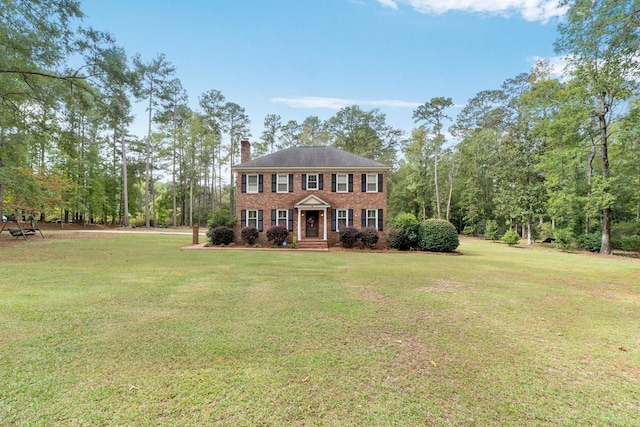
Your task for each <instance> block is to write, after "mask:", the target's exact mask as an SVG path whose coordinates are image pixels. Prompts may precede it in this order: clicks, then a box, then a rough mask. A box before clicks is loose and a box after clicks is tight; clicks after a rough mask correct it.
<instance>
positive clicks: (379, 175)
mask: <svg viewBox="0 0 640 427" xmlns="http://www.w3.org/2000/svg"><path fill="white" fill-rule="evenodd" d="M378 193H382V174H381V173H379V174H378ZM381 230H382V229H381Z"/></svg>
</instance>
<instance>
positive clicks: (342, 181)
mask: <svg viewBox="0 0 640 427" xmlns="http://www.w3.org/2000/svg"><path fill="white" fill-rule="evenodd" d="M336 191H337V192H338V193H347V192H349V175H348V174H346V173H339V174H337V175H336Z"/></svg>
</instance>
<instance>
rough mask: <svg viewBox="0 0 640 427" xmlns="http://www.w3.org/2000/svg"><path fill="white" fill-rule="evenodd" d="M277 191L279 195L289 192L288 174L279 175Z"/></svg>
mask: <svg viewBox="0 0 640 427" xmlns="http://www.w3.org/2000/svg"><path fill="white" fill-rule="evenodd" d="M277 191H278V193H287V192H288V191H289V175H288V174H279V175H278V184H277Z"/></svg>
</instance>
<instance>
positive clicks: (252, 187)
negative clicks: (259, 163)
mask: <svg viewBox="0 0 640 427" xmlns="http://www.w3.org/2000/svg"><path fill="white" fill-rule="evenodd" d="M257 192H258V175H247V193H257Z"/></svg>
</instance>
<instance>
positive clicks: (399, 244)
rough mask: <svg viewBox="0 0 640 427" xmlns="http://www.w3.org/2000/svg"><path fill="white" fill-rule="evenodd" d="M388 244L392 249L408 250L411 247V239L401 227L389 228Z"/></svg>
mask: <svg viewBox="0 0 640 427" xmlns="http://www.w3.org/2000/svg"><path fill="white" fill-rule="evenodd" d="M386 235H387V244H388V245H389V247H390V248H391V249H397V250H399V251H408V250H409V249H411V246H410V245H409V239H408V238H407V236H406V235H405V233H404V231H403V230H401V229H399V228H395V227H392V228H389V229H388V230H387V233H386Z"/></svg>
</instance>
